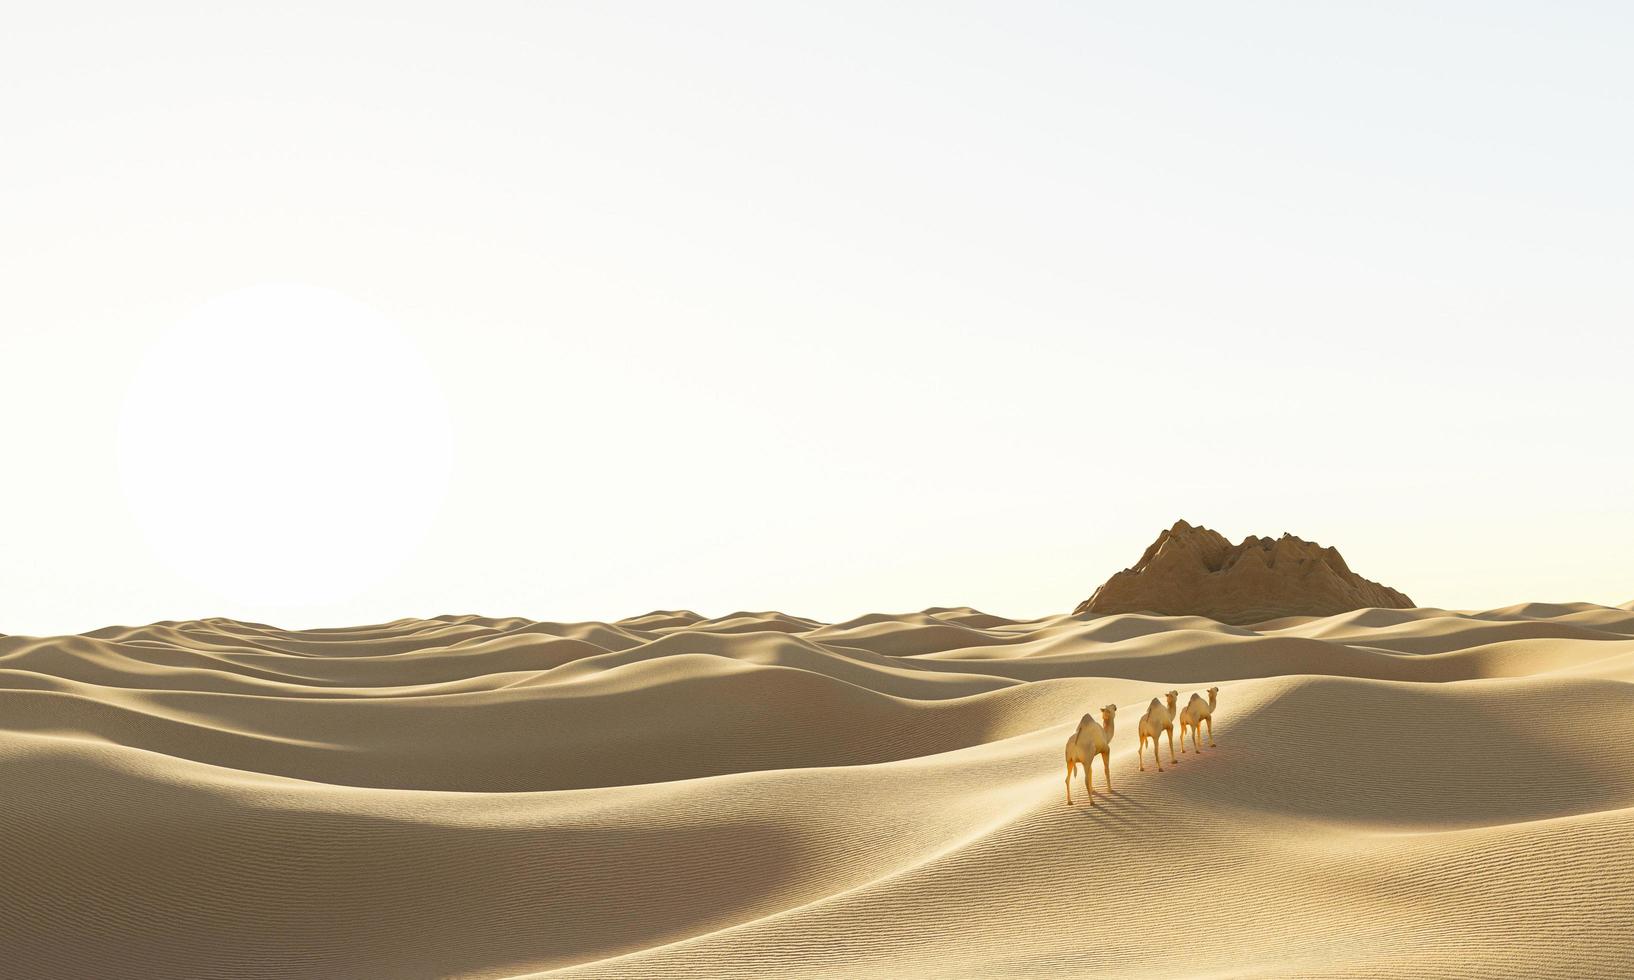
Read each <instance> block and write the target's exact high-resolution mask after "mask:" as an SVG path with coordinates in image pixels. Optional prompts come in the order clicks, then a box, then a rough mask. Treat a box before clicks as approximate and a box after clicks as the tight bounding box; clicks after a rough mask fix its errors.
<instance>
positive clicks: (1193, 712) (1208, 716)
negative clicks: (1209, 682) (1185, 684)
mask: <svg viewBox="0 0 1634 980" xmlns="http://www.w3.org/2000/svg"><path fill="white" fill-rule="evenodd" d="M1219 698H1220V689H1219V688H1217V687H1211V688H1209V689H1208V700H1207V701H1206V702H1205V701H1204V700H1203V699H1202V697H1201V696H1200V695H1196V694H1193V695H1192V696H1191V700H1190V701H1187V702H1186V706H1185V707H1184V708H1182V709H1180V751H1181V752H1184V751H1186V729H1188V728H1190V729H1191V747H1192V748H1193V749H1195V750H1197V751H1198V752H1201V751H1203V749H1202V746H1200V745H1198V744H1197V734H1198V732H1199V731H1201V729H1202V727H1203V725H1204V724H1207V725H1208V744H1209V748H1213V747H1214V706H1215V705H1216V704H1217V703H1218V702H1219Z"/></svg>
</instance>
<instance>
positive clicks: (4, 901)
mask: <svg viewBox="0 0 1634 980" xmlns="http://www.w3.org/2000/svg"><path fill="white" fill-rule="evenodd" d="M1631 606H1634V604H1631ZM1216 685H1217V686H1219V687H1220V688H1221V689H1222V692H1221V696H1220V707H1219V709H1218V711H1217V712H1216V714H1215V718H1214V727H1215V729H1216V732H1215V734H1216V737H1217V740H1218V741H1217V744H1216V746H1215V747H1213V748H1208V749H1207V751H1205V752H1203V753H1202V754H1200V755H1188V756H1187V757H1186V758H1185V760H1184V763H1183V764H1182V765H1180V766H1179V767H1177V768H1174V769H1173V770H1171V771H1166V772H1164V773H1163V774H1162V775H1161V776H1159V775H1158V774H1157V772H1156V771H1155V769H1152V768H1151V767H1148V769H1149V771H1148V772H1144V773H1142V772H1140V771H1139V770H1138V768H1137V766H1136V760H1135V738H1136V734H1135V720H1136V719H1138V718H1139V716H1140V715H1141V714H1142V713H1143V712H1144V711H1145V709H1146V705H1147V702H1148V701H1149V700H1150V699H1151V698H1152V697H1154V696H1159V695H1161V694H1162V693H1163V692H1166V691H1168V690H1171V689H1178V690H1179V692H1180V696H1181V700H1182V703H1184V702H1185V699H1187V698H1189V697H1190V696H1191V694H1192V693H1194V692H1203V691H1205V690H1206V689H1207V688H1209V687H1211V686H1216ZM1105 704H1113V705H1117V706H1118V707H1119V708H1120V709H1121V710H1122V711H1123V712H1124V714H1123V715H1122V716H1121V717H1122V718H1123V719H1124V721H1123V722H1122V723H1121V724H1119V725H1118V727H1117V730H1116V733H1115V735H1114V737H1113V739H1112V741H1111V746H1110V753H1111V759H1110V761H1111V766H1112V772H1113V783H1112V785H1113V786H1114V787H1116V789H1115V792H1112V793H1110V794H1108V793H1106V792H1104V790H1105V787H1104V785H1102V784H1101V782H1100V781H1099V780H1098V781H1097V785H1096V788H1097V796H1096V803H1097V805H1096V806H1095V807H1093V808H1092V807H1088V806H1074V807H1070V808H1069V807H1067V806H1065V805H1064V802H1063V799H1062V787H1061V782H1060V780H1061V773H1062V769H1061V765H1062V761H1061V751H1062V748H1061V746H1062V743H1063V741H1064V740H1065V739H1066V738H1067V736H1069V735H1071V734H1072V733H1073V731H1074V729H1075V727H1076V725H1077V724H1078V721H1079V719H1080V718H1081V717H1082V716H1083V715H1084V714H1085V713H1086V712H1090V711H1092V710H1097V711H1098V709H1099V706H1101V705H1105ZM1631 725H1634V608H1631V607H1605V606H1591V605H1588V604H1570V603H1556V604H1537V603H1534V604H1526V605H1520V606H1511V607H1506V608H1504V609H1498V610H1490V611H1485V612H1455V611H1447V610H1435V609H1362V610H1354V611H1347V612H1343V613H1340V614H1338V615H1335V616H1331V617H1327V618H1309V617H1300V618H1286V619H1280V620H1273V621H1268V622H1262V623H1251V624H1247V625H1238V626H1225V625H1222V624H1219V623H1216V622H1213V621H1212V620H1207V619H1201V618H1198V617H1162V616H1152V615H1141V614H1117V615H1096V614H1093V613H1083V614H1079V615H1075V616H1058V617H1050V618H1046V619H1042V620H1036V621H1017V620H1008V619H1004V618H1003V617H999V616H993V615H990V614H987V613H982V612H979V611H977V610H975V609H971V608H969V607H936V608H932V609H927V610H924V611H921V612H916V613H908V614H903V615H900V616H863V617H858V618H856V619H853V620H849V621H847V622H843V623H837V624H832V625H825V624H821V623H817V622H815V621H812V620H808V619H804V618H802V617H798V616H791V615H787V614H783V613H748V612H736V613H732V614H729V615H726V616H720V617H713V618H710V617H705V616H702V615H700V614H698V613H695V612H692V611H685V610H683V611H655V612H653V613H649V614H646V615H644V616H639V617H633V618H630V619H625V620H621V621H619V622H616V623H539V622H532V621H528V620H523V619H517V618H499V619H495V618H485V617H479V616H470V615H458V616H440V617H437V618H435V619H428V620H417V619H404V620H398V621H395V622H391V623H382V624H375V625H369V626H360V627H353V628H339V629H322V630H303V631H292V630H282V629H278V628H277V627H274V626H269V625H266V624H250V623H237V622H233V621H229V620H220V619H212V620H204V621H197V622H168V623H156V624H152V625H149V626H141V627H110V628H107V629H103V630H97V631H94V632H92V633H88V634H85V635H82V636H72V637H26V636H6V637H0V789H3V792H0V855H3V856H4V858H5V872H6V873H5V874H3V875H0V908H3V909H5V910H6V912H7V914H6V915H4V916H0V954H3V964H4V966H3V972H6V974H7V975H16V976H22V977H40V978H50V977H76V978H77V977H90V976H152V977H227V976H231V977H324V978H330V977H380V978H405V977H406V978H412V977H484V978H498V977H521V976H527V977H631V978H635V977H641V978H647V977H663V976H691V977H765V976H777V975H787V976H806V977H827V976H855V977H882V978H883V977H903V976H937V977H970V976H982V977H985V976H1023V975H1044V976H1104V977H1126V976H1136V977H1139V976H1152V977H1158V976H1163V977H1172V976H1196V975H1205V976H1288V977H1295V976H1297V977H1308V976H1397V977H1421V976H1432V977H1435V976H1440V977H1475V976H1487V975H1493V974H1508V975H1527V974H1532V975H1547V976H1585V977H1589V976H1615V975H1628V974H1629V973H1631V972H1634V942H1631V941H1630V940H1629V938H1628V937H1629V936H1631V935H1634V857H1630V855H1634V753H1630V752H1628V751H1626V750H1625V748H1624V746H1623V741H1624V740H1623V738H1622V733H1624V732H1626V731H1628V730H1629V729H1630V726H1631ZM1205 741H1206V740H1205ZM1164 751H1165V752H1167V751H1168V749H1167V748H1165V750H1164ZM1096 764H1097V765H1099V763H1096ZM1168 768H1169V767H1168V766H1167V764H1165V769H1168ZM1181 872H1186V873H1187V874H1188V875H1189V877H1188V879H1187V880H1196V881H1202V882H1205V883H1206V886H1207V887H1205V888H1202V889H1201V890H1200V891H1199V892H1198V894H1197V895H1196V896H1195V897H1191V896H1184V895H1181V894H1179V893H1178V892H1173V891H1172V890H1168V891H1166V893H1165V896H1164V900H1162V901H1155V902H1134V901H1131V900H1130V896H1131V895H1133V894H1135V893H1136V892H1137V891H1138V890H1139V889H1141V888H1142V887H1145V885H1146V883H1148V882H1150V881H1151V880H1152V879H1153V876H1154V875H1156V876H1159V877H1160V878H1161V877H1163V876H1167V875H1170V874H1180V873H1181ZM1090 919H1093V922H1094V928H1093V930H1092V931H1091V930H1090V929H1089V928H1088V926H1087V925H1085V924H1084V923H1087V922H1088V921H1089V920H1090ZM1064 921H1069V922H1071V923H1077V924H1075V925H1072V927H1070V928H1064V927H1063V922H1064ZM1228 926H1229V927H1228Z"/></svg>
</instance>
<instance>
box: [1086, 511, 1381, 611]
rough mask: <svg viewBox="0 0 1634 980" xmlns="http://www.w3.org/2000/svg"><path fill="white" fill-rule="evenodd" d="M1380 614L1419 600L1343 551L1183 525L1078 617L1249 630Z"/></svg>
mask: <svg viewBox="0 0 1634 980" xmlns="http://www.w3.org/2000/svg"><path fill="white" fill-rule="evenodd" d="M1374 607H1377V608H1383V609H1410V608H1412V607H1413V600H1411V599H1409V598H1407V596H1405V595H1403V594H1402V593H1400V592H1397V591H1396V590H1395V589H1392V588H1389V587H1387V586H1383V585H1380V584H1379V583H1377V582H1373V581H1370V580H1368V579H1365V578H1362V577H1361V576H1360V575H1357V574H1356V573H1355V572H1353V571H1351V570H1350V566H1348V565H1346V564H1345V560H1344V558H1343V557H1341V556H1340V554H1339V551H1338V549H1337V548H1324V547H1322V546H1321V545H1319V544H1316V543H1315V542H1312V541H1306V540H1305V539H1304V538H1298V537H1295V536H1293V535H1292V534H1284V535H1283V536H1282V537H1280V538H1275V539H1273V538H1261V537H1256V536H1255V535H1252V534H1251V535H1249V536H1248V537H1246V538H1244V539H1243V540H1242V543H1240V544H1235V545H1234V544H1232V543H1231V542H1230V541H1229V540H1228V539H1227V538H1226V537H1225V536H1224V535H1222V534H1220V533H1219V532H1217V531H1213V530H1210V529H1209V528H1206V527H1193V526H1192V525H1190V524H1188V523H1186V522H1185V521H1176V522H1175V524H1174V526H1173V527H1171V528H1169V529H1168V530H1166V531H1163V532H1161V533H1159V534H1158V536H1157V540H1156V541H1153V542H1152V544H1151V546H1150V547H1148V548H1147V549H1146V553H1145V554H1143V555H1141V556H1140V561H1138V562H1136V563H1135V564H1134V565H1132V566H1131V567H1129V568H1126V569H1124V570H1123V571H1121V572H1118V573H1116V574H1115V575H1113V576H1112V577H1111V578H1109V579H1107V580H1106V582H1105V583H1103V584H1102V585H1101V587H1100V588H1098V589H1096V590H1095V592H1094V594H1093V595H1091V596H1090V597H1089V598H1088V599H1085V600H1084V601H1083V602H1081V603H1079V604H1078V608H1077V609H1075V610H1074V613H1075V614H1082V613H1086V612H1096V613H1131V612H1145V613H1157V614H1159V615H1164V616H1206V617H1208V618H1209V619H1213V620H1217V621H1219V622H1222V623H1229V624H1234V625H1247V624H1252V623H1261V622H1265V621H1267V620H1272V619H1278V618H1282V617H1288V616H1332V615H1336V614H1338V613H1342V612H1349V611H1351V610H1353V609H1366V608H1374Z"/></svg>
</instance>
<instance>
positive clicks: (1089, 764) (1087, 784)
mask: <svg viewBox="0 0 1634 980" xmlns="http://www.w3.org/2000/svg"><path fill="white" fill-rule="evenodd" d="M1084 790H1085V791H1086V792H1087V793H1089V805H1090V806H1094V805H1095V760H1094V758H1089V759H1085V760H1084Z"/></svg>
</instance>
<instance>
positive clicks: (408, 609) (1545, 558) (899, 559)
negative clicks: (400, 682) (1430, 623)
mask: <svg viewBox="0 0 1634 980" xmlns="http://www.w3.org/2000/svg"><path fill="white" fill-rule="evenodd" d="M1631 50H1634V13H1631V8H1629V7H1628V6H1627V5H1624V4H1613V3H1605V4H1591V3H1561V4H1545V3H1531V4H1519V3H1491V2H1484V3H1440V4H1433V3H1432V4H1426V3H1368V4H1360V3H1358V4H1349V5H1343V6H1341V5H1336V4H1312V3H1301V2H1288V3H1231V4H1222V3H1216V2H1199V3H1181V2H1171V3H1162V4H1131V3H1117V4H1114V3H1082V4H1043V3H1039V4H1021V3H992V4H951V3H935V4H907V3H903V4H878V3H861V4H838V3H821V4H818V3H811V4H804V3H799V4H797V3H742V4H710V3H687V4H678V3H653V4H636V3H585V4H574V3H515V4H442V5H435V6H433V5H426V4H413V3H390V4H385V3H382V4H378V5H363V4H355V3H339V2H325V3H284V4H259V5H247V4H206V3H199V4H189V5H176V4H164V3H144V4H138V5H132V4H112V3H108V4H76V3H61V4H31V5H23V6H21V7H19V8H17V9H14V10H8V11H7V23H6V27H5V29H4V30H3V31H0V133H3V144H0V371H3V372H4V373H3V379H4V380H3V383H0V426H3V428H0V433H3V453H0V521H3V524H0V632H7V633H56V632H68V631H74V632H78V631H82V630H88V629H92V628H95V627H98V626H102V625H107V624H112V623H141V622H148V621H152V620H156V619H175V618H190V617H199V616H208V615H227V616H234V617H239V618H246V619H253V620H259V621H269V622H274V623H278V624H281V625H286V626H294V627H300V626H315V625H342V624H348V623H357V622H365V621H379V620H385V619H392V618H396V617H399V616H406V615H432V614H437V613H463V612H477V613H482V614H486V615H525V616H530V617H534V618H549V619H569V620H572V619H590V618H613V617H618V616H626V615H634V614H638V613H642V612H645V611H647V610H649V609H653V608H660V607H661V608H674V607H690V608H693V609H696V610H698V611H699V612H702V613H705V614H709V615H718V614H723V613H726V612H730V611H732V610H736V609H752V610H760V609H767V608H777V609H783V610H787V611H790V612H795V613H799V614H804V615H808V616H816V617H822V618H843V617H848V616H852V615H856V614H859V613H863V612H868V611H903V610H908V609H916V608H922V607H924V606H927V605H961V604H973V605H976V606H979V607H981V608H983V609H987V610H989V611H992V612H997V613H1001V614H1006V615H1012V616H1033V615H1042V614H1046V613H1052V612H1061V611H1066V610H1069V609H1070V608H1071V607H1072V606H1073V604H1074V603H1076V602H1077V601H1078V600H1080V599H1082V598H1083V597H1084V596H1086V595H1088V594H1089V592H1090V591H1091V590H1093V589H1094V587H1095V586H1096V585H1097V584H1098V583H1099V582H1100V581H1102V580H1103V579H1104V578H1105V577H1106V576H1108V575H1109V574H1111V573H1112V572H1114V571H1116V570H1117V569H1119V568H1122V567H1124V566H1125V565H1128V564H1130V563H1132V562H1133V561H1135V560H1136V559H1137V558H1138V557H1139V555H1140V552H1141V549H1142V548H1144V547H1145V546H1146V544H1147V543H1149V541H1150V540H1151V539H1152V538H1153V537H1154V536H1155V535H1156V533H1157V532H1158V530H1159V529H1161V528H1163V527H1166V526H1167V525H1169V524H1170V523H1172V522H1173V521H1174V520H1175V519H1176V518H1180V517H1184V518H1186V519H1187V520H1190V521H1192V522H1194V523H1203V524H1206V525H1208V526H1210V527H1214V528H1216V529H1217V530H1220V531H1221V532H1223V533H1225V534H1227V535H1228V536H1230V537H1231V538H1233V539H1234V540H1235V539H1238V538H1241V537H1242V536H1243V535H1245V534H1249V533H1257V534H1278V533H1281V532H1283V531H1292V532H1294V533H1296V534H1299V535H1301V536H1304V537H1307V538H1313V539H1316V540H1319V541H1321V542H1322V543H1324V544H1333V545H1337V546H1338V547H1339V548H1340V550H1341V551H1343V553H1344V554H1345V556H1346V557H1347V559H1348V560H1349V561H1350V563H1351V565H1352V566H1353V567H1354V568H1355V569H1356V570H1357V571H1359V572H1361V573H1362V574H1364V575H1366V576H1368V577H1370V578H1374V579H1378V580H1380V581H1383V582H1384V583H1386V584H1388V585H1391V586H1394V587H1396V588H1399V589H1402V590H1403V591H1405V592H1407V593H1408V594H1409V595H1411V596H1412V597H1413V598H1414V599H1416V600H1417V601H1418V602H1420V603H1422V604H1426V605H1439V606H1446V607H1452V608H1486V607H1491V606H1498V605H1505V604H1509V603H1514V602H1520V601H1527V600H1549V601H1559V600H1586V601H1594V602H1602V603H1620V602H1625V601H1628V600H1629V599H1634V452H1631V451H1630V443H1629V432H1630V420H1631V418H1634V406H1631V390H1630V389H1631V385H1630V377H1631V371H1634V339H1631V329H1630V328H1631V326H1634V279H1631V270H1634V190H1631V187H1634V182H1631V180H1630V176H1629V175H1630V174H1634V126H1630V125H1629V117H1630V111H1631V110H1630V105H1629V99H1630V93H1634V58H1630V57H1629V52H1630V51H1631Z"/></svg>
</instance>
